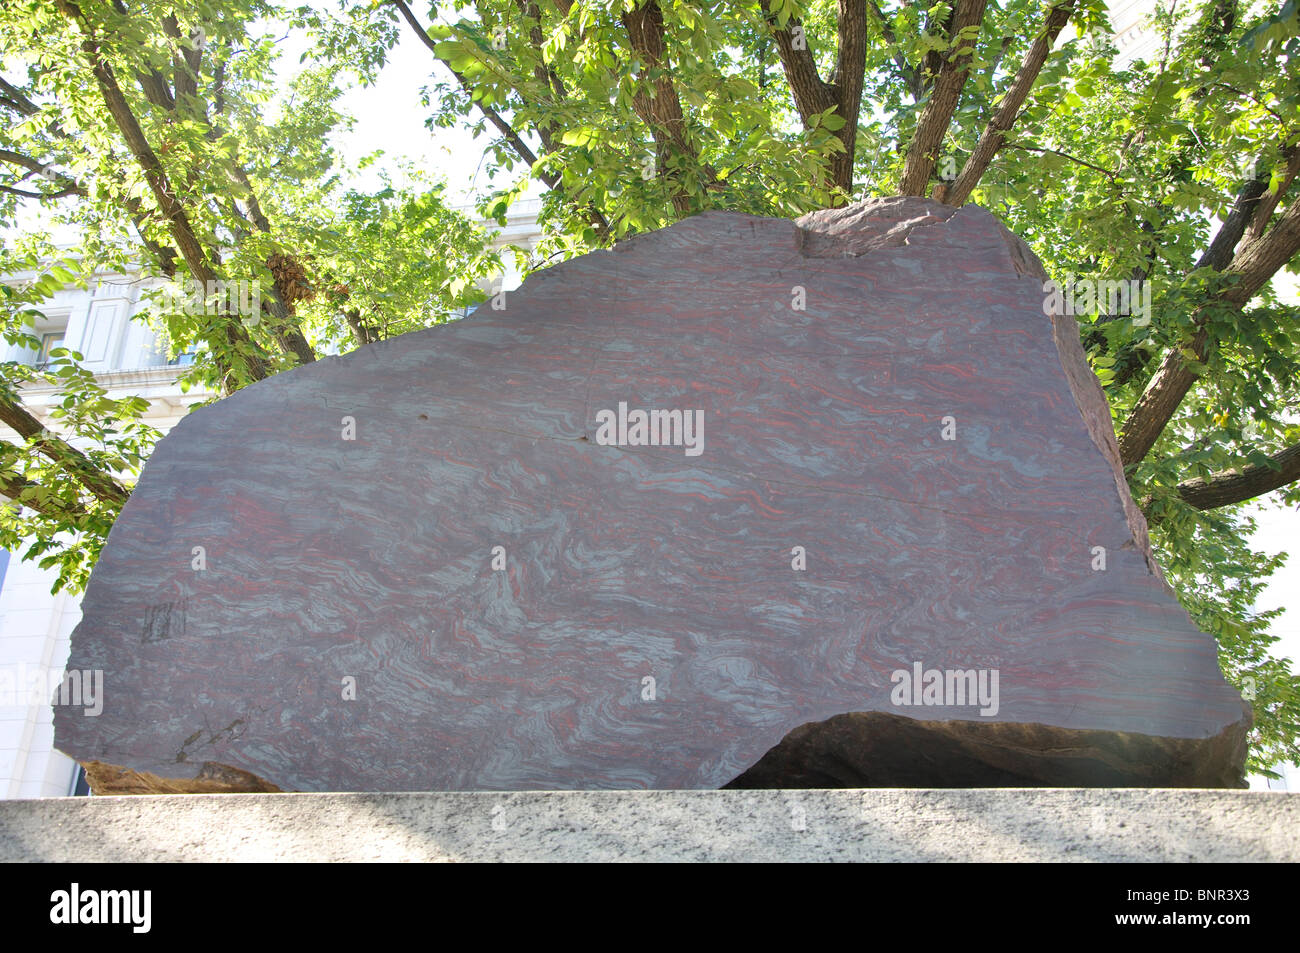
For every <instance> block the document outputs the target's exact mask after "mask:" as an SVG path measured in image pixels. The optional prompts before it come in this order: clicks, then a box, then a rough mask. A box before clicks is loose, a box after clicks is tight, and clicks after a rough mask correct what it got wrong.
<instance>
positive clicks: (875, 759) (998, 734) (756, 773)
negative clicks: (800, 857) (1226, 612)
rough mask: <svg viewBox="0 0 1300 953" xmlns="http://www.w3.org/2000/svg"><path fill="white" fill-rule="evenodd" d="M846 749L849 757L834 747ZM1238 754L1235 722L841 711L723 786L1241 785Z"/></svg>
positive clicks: (805, 728) (1241, 735)
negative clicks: (1183, 731)
mask: <svg viewBox="0 0 1300 953" xmlns="http://www.w3.org/2000/svg"><path fill="white" fill-rule="evenodd" d="M846 750H851V751H854V752H855V753H857V754H858V755H859V757H858V758H857V760H856V762H855V763H850V762H848V761H846V760H845V759H844V758H843V756H842V755H840V754H839V753H838V752H842V751H846ZM1245 760H1246V732H1245V731H1244V730H1242V729H1241V726H1240V723H1233V724H1230V725H1226V726H1225V727H1224V728H1223V730H1222V731H1220V732H1219V733H1218V734H1217V735H1214V736H1212V737H1209V738H1166V737H1158V736H1153V735H1143V734H1136V733H1133V732H1124V731H1099V730H1091V729H1089V730H1081V729H1077V728H1057V727H1055V726H1053V725H1044V724H1039V723H1024V724H1017V723H1014V722H987V721H921V720H918V719H915V718H909V717H906V716H903V715H895V714H892V713H890V712H849V713H846V714H843V715H834V716H832V717H830V718H828V719H826V720H825V721H819V722H809V723H807V724H803V725H800V726H799V727H798V728H796V729H794V731H792V732H790V733H789V734H788V735H786V736H785V737H784V738H783V739H781V742H780V744H778V745H777V746H776V747H774V748H772V749H771V750H769V751H768V752H767V753H766V754H765V755H763V757H762V758H760V759H759V760H758V761H757V762H756V763H755V764H754V765H753V766H751V767H750V768H748V769H747V770H746V771H744V772H743V773H742V774H740V775H739V776H738V777H736V778H735V779H734V780H732V781H730V782H728V783H727V784H725V785H723V787H724V788H730V789H735V788H880V787H904V788H985V787H1080V788H1089V787H1162V788H1244V787H1246V786H1247V784H1246V781H1245V773H1244V769H1243V768H1242V767H1241V766H1242V765H1244V763H1245ZM1215 765H1218V766H1220V767H1219V768H1217V769H1216V768H1215V767H1214V766H1215ZM1232 765H1236V766H1238V767H1236V768H1232V767H1229V766H1232Z"/></svg>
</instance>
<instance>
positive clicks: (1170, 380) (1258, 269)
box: [1119, 202, 1300, 466]
mask: <svg viewBox="0 0 1300 953" xmlns="http://www.w3.org/2000/svg"><path fill="white" fill-rule="evenodd" d="M1297 251H1300V202H1292V203H1291V205H1290V207H1289V208H1288V209H1287V210H1286V212H1285V213H1284V214H1283V215H1282V217H1281V218H1280V219H1278V222H1277V224H1276V225H1274V226H1273V227H1272V228H1271V229H1270V230H1269V231H1268V232H1267V233H1266V234H1264V235H1263V236H1262V237H1260V238H1257V239H1255V240H1254V241H1253V242H1249V243H1247V244H1246V245H1245V246H1244V247H1243V248H1242V249H1241V251H1239V252H1238V253H1237V255H1236V257H1235V258H1233V260H1232V263H1231V264H1230V265H1229V267H1228V268H1227V269H1226V270H1225V272H1224V274H1225V276H1228V277H1232V278H1235V279H1236V281H1235V282H1234V283H1233V284H1231V285H1228V286H1227V287H1226V288H1225V289H1224V290H1223V291H1221V292H1219V293H1218V294H1217V295H1215V296H1214V297H1213V298H1211V299H1210V301H1208V302H1206V304H1205V305H1202V306H1201V308H1199V309H1197V310H1198V313H1197V316H1196V318H1195V327H1196V331H1195V332H1194V333H1193V335H1192V340H1191V342H1190V344H1189V346H1188V348H1187V350H1188V351H1190V360H1189V357H1188V356H1187V354H1186V353H1185V352H1184V349H1183V348H1177V347H1176V348H1173V349H1172V350H1170V351H1169V353H1168V354H1166V355H1165V358H1164V360H1163V361H1161V363H1160V367H1159V368H1157V369H1156V372H1155V374H1153V375H1152V376H1151V380H1150V381H1148V382H1147V386H1146V390H1144V391H1143V392H1142V396H1141V397H1140V398H1138V402H1137V403H1136V404H1135V405H1134V406H1133V410H1132V412H1130V413H1129V415H1128V419H1127V420H1125V421H1124V426H1123V428H1122V429H1121V431H1120V435H1119V453H1120V459H1121V460H1122V461H1123V462H1124V465H1125V466H1129V465H1131V464H1134V463H1137V462H1138V461H1139V460H1141V459H1142V458H1143V457H1145V456H1146V455H1147V454H1148V453H1149V452H1150V450H1151V447H1152V446H1154V445H1155V442H1156V440H1157V439H1158V438H1159V436H1160V434H1161V433H1162V432H1163V431H1164V429H1165V426H1166V425H1167V424H1168V423H1169V421H1170V419H1172V417H1173V415H1174V412H1175V411H1176V410H1177V409H1178V405H1179V404H1181V403H1182V401H1183V398H1184V397H1186V396H1187V392H1188V391H1189V390H1190V389H1191V387H1192V384H1194V383H1195V382H1196V379H1197V377H1198V376H1199V371H1196V370H1193V369H1192V367H1191V366H1190V365H1191V364H1192V363H1196V364H1200V363H1203V362H1204V361H1205V358H1206V355H1207V354H1208V352H1209V348H1210V345H1211V342H1210V341H1209V336H1208V332H1207V330H1206V322H1207V320H1208V315H1207V314H1206V310H1207V309H1208V308H1210V307H1213V306H1215V305H1219V304H1227V305H1235V306H1237V307H1241V306H1242V305H1244V304H1246V302H1248V301H1249V300H1250V299H1251V298H1253V297H1254V296H1255V294H1256V293H1257V292H1258V291H1259V290H1260V288H1262V287H1263V286H1264V285H1265V284H1266V283H1267V282H1268V280H1269V279H1270V278H1272V277H1273V275H1274V274H1275V273H1276V272H1277V270H1278V269H1279V268H1281V267H1282V266H1283V265H1284V264H1286V263H1287V262H1288V261H1290V260H1291V258H1292V257H1294V256H1295V254H1296V252H1297Z"/></svg>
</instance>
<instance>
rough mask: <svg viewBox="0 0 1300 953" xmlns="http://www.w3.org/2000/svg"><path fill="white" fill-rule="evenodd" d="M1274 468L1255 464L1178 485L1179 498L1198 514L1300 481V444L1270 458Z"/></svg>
mask: <svg viewBox="0 0 1300 953" xmlns="http://www.w3.org/2000/svg"><path fill="white" fill-rule="evenodd" d="M1269 461H1270V463H1271V464H1272V465H1270V466H1265V465H1262V464H1256V463H1251V464H1247V465H1245V466H1242V467H1234V468H1232V469H1229V470H1224V471H1221V472H1219V473H1215V474H1213V475H1211V476H1210V477H1207V478H1205V479H1195V480H1186V481H1184V482H1183V483H1180V484H1178V495H1179V496H1181V497H1182V498H1183V499H1184V500H1186V501H1187V502H1188V503H1190V504H1191V505H1192V506H1194V507H1196V508H1197V509H1198V510H1212V509H1214V508H1215V507H1219V506H1228V505H1230V504H1232V503H1240V502H1242V501H1244V500H1251V499H1254V498H1255V497H1257V496H1262V495H1263V494H1265V493H1270V492H1272V491H1273V490H1276V489H1279V488H1281V487H1284V486H1287V485H1288V484H1291V483H1295V482H1296V481H1297V480H1300V443H1296V444H1292V445H1291V446H1289V447H1287V448H1286V449H1285V450H1279V451H1278V452H1277V453H1274V454H1271V455H1270V456H1269Z"/></svg>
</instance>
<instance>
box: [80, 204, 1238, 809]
mask: <svg viewBox="0 0 1300 953" xmlns="http://www.w3.org/2000/svg"><path fill="white" fill-rule="evenodd" d="M1042 282H1043V273H1042V269H1041V265H1040V264H1039V263H1038V261H1037V260H1036V259H1035V258H1034V256H1033V254H1032V253H1031V252H1030V251H1029V249H1028V248H1027V246H1025V245H1024V243H1023V242H1021V241H1020V240H1019V239H1017V238H1016V237H1015V236H1013V235H1012V234H1011V233H1010V232H1008V231H1007V230H1006V229H1005V228H1004V227H1003V226H1002V225H1001V224H1000V223H998V222H997V221H996V220H995V219H994V218H993V217H992V216H991V215H990V214H989V213H987V212H985V211H983V210H981V209H979V208H975V207H972V206H966V207H964V208H961V209H953V208H950V207H947V206H944V205H940V204H938V203H936V202H933V201H930V200H926V199H916V198H910V199H885V200H878V201H872V202H868V203H864V204H859V205H855V206H852V207H849V208H845V209H840V210H833V211H823V212H817V213H815V214H812V215H809V216H807V217H805V218H803V219H800V220H799V221H798V222H790V221H785V220H778V219H765V218H755V217H751V216H747V215H740V214H730V213H708V214H704V215H700V216H698V217H695V218H692V219H689V220H687V221H684V222H681V223H679V224H677V225H674V226H672V227H670V228H667V229H664V230H662V231H658V232H655V233H652V234H647V235H644V236H642V237H638V238H635V239H633V240H631V241H628V242H624V243H621V244H619V245H618V246H617V247H615V248H614V249H613V250H612V251H600V252H595V253H592V254H589V255H586V256H584V257H581V258H578V259H576V260H573V261H570V262H567V263H564V264H561V265H558V266H556V267H553V268H550V269H547V270H545V271H543V272H540V273H538V274H536V275H534V276H532V277H530V278H529V279H528V280H527V281H526V282H525V283H524V285H523V286H522V288H521V289H520V290H518V291H516V292H512V293H508V294H507V295H506V296H505V299H504V305H505V307H504V309H494V308H493V307H491V306H487V305H485V306H483V307H481V308H480V309H479V310H478V311H476V312H475V313H474V314H473V315H472V316H470V317H468V318H465V319H464V320H461V321H457V322H455V323H452V324H447V325H443V326H439V327H434V328H431V329H429V330H425V331H420V332H416V333H413V334H407V335H404V336H402V337H400V338H396V339H392V340H387V341H382V342H380V343H377V344H372V345H369V346H367V347H363V348H360V349H359V350H357V351H354V352H353V353H351V354H348V355H345V356H342V357H331V358H327V359H325V360H322V361H319V362H318V363H316V364H314V365H311V366H308V367H302V368H299V369H296V370H293V371H290V372H288V373H284V374H280V375H277V376H275V377H274V378H271V379H269V380H266V381H264V382H262V383H259V384H256V385H254V386H252V387H249V388H247V389H245V390H242V391H240V392H238V393H236V394H235V395H233V396H231V397H228V398H226V399H224V400H221V401H220V402H218V403H216V404H215V405H213V406H211V407H209V408H206V409H202V410H198V411H196V412H194V413H191V414H190V415H189V416H187V417H186V418H185V419H184V420H182V421H181V423H180V425H179V426H178V427H176V429H175V430H174V431H173V432H172V433H171V434H170V435H169V436H167V437H166V439H164V440H163V441H162V442H161V444H160V445H159V446H158V448H157V450H156V451H155V452H154V455H153V457H152V459H151V460H150V461H149V463H148V466H147V467H146V469H145V471H144V473H143V476H142V479H141V480H140V483H139V485H138V487H137V488H136V490H135V492H134V493H133V494H132V496H131V499H130V502H129V503H128V504H127V505H126V508H125V509H124V511H123V512H122V515H121V517H120V519H119V520H118V522H117V525H116V526H115V527H114V529H113V532H112V535H111V537H110V539H109V541H108V545H107V547H106V548H105V550H104V553H103V555H102V556H101V558H100V561H99V565H98V566H97V568H96V569H95V572H94V575H93V577H92V579H91V582H90V586H89V589H88V591H87V593H86V597H85V601H84V606H83V612H84V616H83V619H82V621H81V623H80V625H79V626H78V627H77V630H76V632H75V633H74V635H73V639H72V653H71V659H70V662H69V667H70V668H71V669H77V670H93V669H102V670H103V671H104V673H105V699H104V708H103V712H102V714H101V715H99V716H98V717H85V716H84V715H83V714H82V713H81V710H80V709H75V708H71V707H63V706H60V707H59V708H58V710H57V713H56V717H55V723H56V730H57V736H56V739H57V745H58V747H59V748H61V749H62V750H64V751H66V752H67V753H68V754H70V755H72V756H73V757H75V758H77V759H79V760H82V761H91V760H94V761H97V762H101V763H102V765H112V766H123V767H125V768H128V769H130V770H131V771H132V772H141V773H145V774H147V775H149V776H153V777H158V778H163V779H173V781H174V783H179V782H175V780H174V779H184V778H195V776H196V773H197V772H198V771H199V768H200V766H203V770H204V771H207V772H208V774H209V775H211V774H212V773H213V772H214V771H217V772H220V771H221V770H222V769H223V766H224V768H228V769H230V772H228V773H229V774H230V776H235V777H237V776H239V775H238V772H247V773H248V774H251V775H252V776H253V777H254V778H255V779H263V780H264V781H265V782H266V783H267V784H269V785H274V786H276V787H278V788H280V789H282V790H303V791H324V790H380V791H400V790H418V789H430V790H444V789H446V790H464V789H486V790H509V789H544V788H561V789H563V788H716V787H721V786H727V785H731V786H741V787H744V786H796V787H797V786H844V785H863V786H870V785H882V786H889V785H909V786H972V785H1042V784H1048V785H1058V784H1059V785H1084V786H1086V785H1138V786H1141V785H1158V786H1225V787H1226V786H1239V785H1240V784H1241V778H1242V769H1243V761H1244V757H1245V734H1246V730H1247V728H1248V727H1249V712H1248V709H1247V707H1246V706H1245V704H1244V703H1243V701H1242V699H1241V697H1240V696H1239V695H1238V694H1237V693H1236V692H1235V691H1234V690H1233V689H1232V688H1231V687H1230V686H1229V685H1228V684H1227V683H1226V682H1225V681H1224V679H1223V677H1222V675H1221V673H1220V671H1219V668H1218V664H1217V660H1216V650H1215V644H1214V641H1213V640H1212V639H1211V638H1210V637H1209V636H1208V635H1204V634H1202V633H1201V632H1199V631H1197V629H1196V628H1195V627H1194V626H1193V625H1192V623H1191V622H1190V621H1189V619H1188V616H1187V614H1186V612H1184V610H1183V609H1182V608H1180V606H1179V605H1178V603H1177V602H1176V601H1175V599H1174V597H1173V595H1172V594H1171V592H1170V591H1169V589H1168V587H1167V586H1166V584H1165V583H1164V581H1163V578H1162V576H1161V574H1160V571H1159V569H1158V568H1157V566H1156V565H1155V564H1154V563H1153V561H1152V557H1151V552H1150V548H1149V545H1148V540H1147V532H1146V527H1145V524H1144V522H1143V518H1142V516H1141V514H1140V513H1139V511H1138V510H1137V508H1136V507H1135V506H1134V505H1133V502H1132V500H1131V499H1130V496H1129V492H1128V489H1127V487H1126V486H1125V483H1124V480H1123V476H1122V473H1121V468H1120V464H1119V460H1118V453H1117V450H1116V445H1115V439H1114V434H1113V430H1112V426H1111V420H1110V415H1109V413H1108V410H1107V407H1106V404H1105V402H1104V398H1103V396H1102V392H1101V389H1100V387H1099V386H1098V384H1097V381H1096V378H1095V377H1093V375H1092V374H1091V372H1090V371H1089V369H1088V367H1087V365H1086V363H1085V360H1084V357H1083V353H1082V350H1081V347H1080V344H1079V336H1078V330H1077V327H1076V324H1075V321H1074V319H1073V318H1072V317H1068V316H1067V317H1055V318H1051V317H1048V316H1046V315H1045V314H1044V307H1043V303H1044V300H1045V295H1044V292H1043V284H1042ZM801 297H802V298H803V299H804V300H803V302H802V303H803V304H804V305H805V307H804V308H803V309H800V308H799V307H797V305H798V304H800V303H801V302H800V300H799V299H800V298H801ZM498 303H501V302H498ZM620 405H626V406H625V407H624V408H623V409H622V413H620ZM655 409H658V410H680V411H683V412H684V420H685V421H694V422H699V426H698V427H697V428H696V429H693V430H692V432H691V433H690V435H689V439H688V436H687V435H686V434H685V433H680V432H677V431H671V432H667V433H665V436H666V437H667V438H677V442H676V443H675V444H672V445H667V444H661V445H658V446H650V445H636V443H635V438H636V437H638V436H639V434H638V432H637V423H638V417H637V416H636V415H635V414H634V413H633V411H636V410H655ZM607 412H608V413H607ZM622 415H626V417H627V419H628V422H629V430H630V431H631V432H630V433H628V434H624V435H622V436H624V437H626V438H627V439H628V440H629V441H632V442H628V443H624V444H623V445H616V444H612V443H611V442H610V441H611V440H617V439H618V438H619V436H620V434H619V433H617V432H616V431H617V427H614V426H610V425H609V423H608V421H609V420H610V418H611V417H613V418H619V417H620V416H622ZM655 420H656V421H659V422H662V420H663V418H659V417H657V418H655ZM349 437H351V438H352V439H348V438H349ZM946 438H952V439H946ZM196 547H202V550H201V551H198V550H196ZM497 547H500V549H498V548H497ZM797 547H801V548H797ZM1097 547H1102V548H1104V560H1105V561H1104V569H1102V568H1100V565H1101V563H1100V560H1099V558H1098V556H1099V554H1100V553H1101V550H1100V549H1097ZM196 553H199V554H200V555H201V556H202V559H201V560H200V559H199V558H198V556H197V555H196ZM195 566H200V567H202V568H198V569H196V568H195ZM502 566H503V567H504V568H501V567H502ZM799 567H802V568H799ZM918 669H919V670H920V673H921V677H920V679H918V682H919V684H917V685H915V686H913V685H912V684H911V683H912V681H913V678H914V676H915V675H916V674H917V672H918ZM930 670H936V671H938V672H940V673H944V672H948V671H955V672H970V673H971V674H972V676H974V678H973V680H972V682H973V683H974V684H978V685H979V686H981V687H982V688H983V689H984V694H985V697H984V698H982V699H981V698H977V697H974V696H975V695H976V694H977V692H975V691H974V685H973V684H972V682H968V681H966V679H965V677H964V676H963V677H959V678H952V679H951V680H949V679H946V678H945V680H944V682H943V686H942V691H926V690H925V688H926V683H927V682H928V683H929V684H930V685H931V687H932V688H933V685H934V683H933V679H932V678H931V677H930V676H928V675H926V674H925V673H927V672H929V671H930ZM895 673H902V674H900V675H895ZM904 675H905V676H907V677H906V678H904ZM994 677H996V679H997V680H996V682H994V681H993V678H994ZM949 682H951V687H950V686H949ZM904 683H906V685H907V688H908V689H909V695H910V696H911V697H910V698H909V697H904V695H903V694H902V690H903V686H904ZM968 684H972V692H971V697H966V698H964V699H963V698H961V697H960V696H959V695H958V694H957V691H956V689H957V688H964V687H966V686H967V685H968ZM352 685H354V686H355V690H354V694H355V698H351V697H348V696H351V695H352V694H353V691H352V690H351V689H350V688H349V686H352ZM913 687H914V688H915V693H912V692H911V691H910V690H911V689H912V688H913ZM994 688H996V693H994ZM908 701H910V702H911V703H912V704H905V702H908ZM936 701H937V702H941V703H942V704H933V702H936ZM108 770H109V769H107V768H103V767H102V766H101V771H108ZM138 776H139V775H135V774H132V775H131V777H133V778H136V777H138ZM223 776H224V775H223Z"/></svg>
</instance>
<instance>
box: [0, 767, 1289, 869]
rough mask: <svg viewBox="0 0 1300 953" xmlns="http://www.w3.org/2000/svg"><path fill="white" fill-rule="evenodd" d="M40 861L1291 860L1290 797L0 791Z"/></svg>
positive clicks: (10, 852)
mask: <svg viewBox="0 0 1300 953" xmlns="http://www.w3.org/2000/svg"><path fill="white" fill-rule="evenodd" d="M37 860H40V861H92V862H93V861H276V860H280V861H371V860H383V861H1082V862H1092V863H1109V862H1120V861H1135V862H1142V861H1174V862H1182V861H1228V862H1239V861H1242V862H1244V861H1290V862H1295V861H1298V860H1300V794H1289V793H1284V792H1254V791H1191V790H1180V791H1170V790H1108V789H1088V790H1062V789H1037V790H997V789H983V790H973V791H972V790H953V791H916V790H870V791H862V790H838V791H561V792H531V793H516V794H487V793H482V794H470V793H455V792H441V793H436V794H224V795H223V794H215V795H183V796H173V797H163V796H143V797H112V798H101V797H95V798H62V799H57V800H39V801H0V862H4V861H37ZM1198 886H1199V885H1198ZM1216 886H1217V884H1216Z"/></svg>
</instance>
